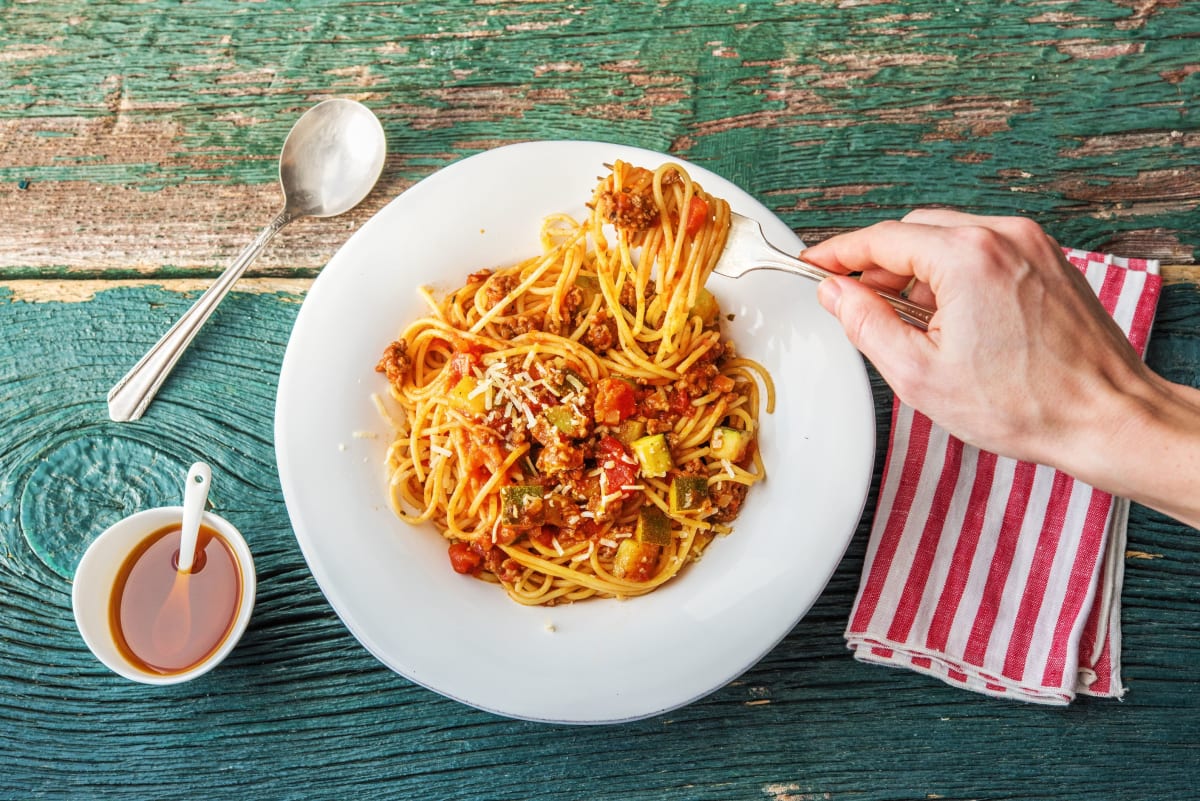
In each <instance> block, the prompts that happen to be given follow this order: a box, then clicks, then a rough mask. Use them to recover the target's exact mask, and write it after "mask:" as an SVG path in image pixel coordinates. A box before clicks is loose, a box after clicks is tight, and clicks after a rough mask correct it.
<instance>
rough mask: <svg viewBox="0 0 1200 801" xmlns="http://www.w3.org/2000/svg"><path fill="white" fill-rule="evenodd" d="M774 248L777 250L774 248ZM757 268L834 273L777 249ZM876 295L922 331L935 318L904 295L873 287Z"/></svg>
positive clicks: (818, 276)
mask: <svg viewBox="0 0 1200 801" xmlns="http://www.w3.org/2000/svg"><path fill="white" fill-rule="evenodd" d="M772 250H775V249H774V248H772ZM754 266H755V267H756V268H763V269H767V270H780V271H782V272H785V273H794V274H796V275H802V276H804V277H805V278H811V279H812V280H814V281H823V280H825V279H826V278H829V277H831V276H833V275H834V273H831V272H829V271H828V270H825V269H822V268H820V267H818V266H817V265H815V264H813V263H812V262H807V261H805V260H804V259H797V258H796V257H794V256H789V255H787V254H786V253H782V252H779V251H775V252H774V253H773V254H772V258H759V259H756V264H755V265H754ZM871 289H872V291H874V292H875V294H876V295H878V296H879V297H881V298H883V299H884V300H886V301H887V302H888V303H889V304H891V307H892V308H893V309H895V310H896V313H897V314H898V315H900V319H901V320H903V321H904V322H906V323H909V324H911V325H915V326H916V327H917V328H920V329H921V330H922V331H925V330H927V329H928V328H929V321H930V320H932V319H933V310H932V309H927V308H925V307H924V306H922V305H920V304H919V303H913V302H912V301H911V300H909V299H908V298H905V297H902V296H900V295H897V294H895V293H892V292H888V291H887V290H886V289H876V288H875V287H872V288H871Z"/></svg>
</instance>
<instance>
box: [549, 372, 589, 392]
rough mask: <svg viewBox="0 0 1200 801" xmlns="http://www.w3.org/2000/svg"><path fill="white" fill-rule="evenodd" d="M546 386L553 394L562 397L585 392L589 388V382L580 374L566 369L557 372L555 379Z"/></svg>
mask: <svg viewBox="0 0 1200 801" xmlns="http://www.w3.org/2000/svg"><path fill="white" fill-rule="evenodd" d="M546 385H547V386H548V387H550V391H551V392H553V393H554V394H555V395H558V396H559V397H562V396H563V395H566V394H568V393H571V392H581V391H583V389H584V388H586V387H587V382H586V381H584V380H583V376H581V375H580V374H579V373H577V372H575V371H574V370H572V369H570V368H569V367H566V368H563V369H561V370H557V371H555V372H554V375H553V378H552V379H551V380H549V381H548V382H547V384H546Z"/></svg>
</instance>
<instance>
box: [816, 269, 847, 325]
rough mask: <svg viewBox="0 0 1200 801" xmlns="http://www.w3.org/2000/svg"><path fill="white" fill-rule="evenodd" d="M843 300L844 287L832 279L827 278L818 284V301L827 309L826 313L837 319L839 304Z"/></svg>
mask: <svg viewBox="0 0 1200 801" xmlns="http://www.w3.org/2000/svg"><path fill="white" fill-rule="evenodd" d="M841 299H842V287H841V285H839V284H838V282H837V281H835V280H834V279H832V278H826V279H823V280H822V281H821V283H819V284H817V300H818V301H820V302H821V305H822V306H824V307H825V311H827V312H829V313H830V314H832V315H833V316H834V317H837V310H838V303H839V302H840V301H841Z"/></svg>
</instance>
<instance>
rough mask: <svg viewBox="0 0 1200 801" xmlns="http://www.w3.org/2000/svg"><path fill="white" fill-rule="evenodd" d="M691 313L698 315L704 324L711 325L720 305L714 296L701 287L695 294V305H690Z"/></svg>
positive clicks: (717, 314)
mask: <svg viewBox="0 0 1200 801" xmlns="http://www.w3.org/2000/svg"><path fill="white" fill-rule="evenodd" d="M691 314H692V316H694V317H697V316H698V317H699V318H700V319H701V320H703V321H704V324H705V325H712V324H713V323H715V322H716V321H717V317H718V316H719V315H720V314H721V307H720V305H718V304H717V298H716V296H714V295H713V293H711V292H709V291H708V290H707V289H705V288H704V287H701V288H700V292H699V294H697V295H696V305H694V306H692V311H691Z"/></svg>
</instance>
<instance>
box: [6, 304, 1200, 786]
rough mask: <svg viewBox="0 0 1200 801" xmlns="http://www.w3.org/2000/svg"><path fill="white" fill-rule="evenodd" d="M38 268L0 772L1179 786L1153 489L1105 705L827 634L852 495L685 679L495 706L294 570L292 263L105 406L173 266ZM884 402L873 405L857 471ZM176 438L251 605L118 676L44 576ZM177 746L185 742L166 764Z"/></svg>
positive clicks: (1162, 559) (1178, 564)
mask: <svg viewBox="0 0 1200 801" xmlns="http://www.w3.org/2000/svg"><path fill="white" fill-rule="evenodd" d="M37 283H41V284H42V287H43V288H49V287H50V286H52V285H53V284H54V283H55V282H12V283H11V284H9V285H6V286H5V287H0V330H3V331H6V332H19V333H20V336H16V337H6V338H5V339H4V341H3V343H0V348H2V349H3V358H2V359H0V365H2V366H0V375H2V377H3V380H0V408H3V409H4V412H5V415H6V419H7V420H8V424H7V425H6V426H4V427H2V428H0V454H2V455H0V554H2V555H3V558H2V559H0V575H2V576H3V587H4V591H3V592H0V619H3V620H5V621H6V622H5V624H4V625H5V628H4V631H5V637H4V641H3V642H4V646H3V647H4V654H5V658H4V659H3V660H0V695H2V696H3V697H5V698H7V699H9V702H8V703H6V704H2V705H0V730H3V731H5V732H6V733H7V735H6V736H7V739H6V742H7V746H6V748H7V752H6V767H5V776H6V782H10V783H11V784H10V786H13V787H20V788H22V789H24V790H26V791H28V792H29V793H30V794H34V795H36V794H47V795H55V794H57V793H60V792H66V793H67V794H72V793H73V792H74V791H80V792H90V791H91V790H95V789H98V788H105V790H106V795H109V796H110V797H147V796H155V797H160V796H175V795H180V794H183V793H186V792H189V790H190V789H192V788H195V787H196V786H207V785H209V784H210V783H219V784H220V785H221V786H223V787H233V786H237V787H243V786H244V787H246V788H247V789H246V792H247V794H248V795H249V796H250V797H256V796H261V797H289V796H294V797H300V796H304V797H312V796H313V795H323V794H325V793H345V792H350V793H352V794H354V796H355V797H361V798H368V799H371V798H384V797H422V798H429V797H464V796H466V797H471V796H474V797H487V798H513V799H517V798H526V797H529V796H530V795H534V796H536V797H537V798H545V799H561V800H562V801H567V800H568V799H573V798H577V797H578V796H579V793H580V786H579V784H578V783H577V782H576V781H575V780H569V781H567V780H562V779H560V778H559V773H558V772H554V773H552V774H551V775H547V772H546V767H545V766H546V765H569V766H570V767H569V771H570V773H571V775H572V776H579V777H586V783H587V785H588V787H589V788H590V787H598V788H601V789H600V790H598V791H597V792H596V793H594V795H595V796H596V797H599V798H612V799H616V798H630V799H652V798H660V797H662V796H663V795H665V794H671V795H682V796H686V797H689V798H711V799H719V798H720V799H723V798H758V797H766V798H775V799H782V800H784V801H786V800H787V799H792V798H797V797H800V798H802V797H804V796H806V795H808V796H813V795H815V797H824V795H825V794H829V795H831V796H836V795H839V794H851V793H853V794H854V795H855V797H861V798H868V799H888V798H898V797H900V798H925V797H945V798H997V799H998V798H1004V797H1009V798H1012V797H1021V798H1030V797H1047V796H1048V795H1050V794H1052V795H1053V796H1054V797H1056V798H1063V799H1079V800H1080V801H1082V800H1083V799H1094V798H1097V797H1104V798H1114V799H1136V798H1142V797H1144V793H1145V789H1146V776H1145V773H1144V772H1143V771H1128V770H1127V769H1126V768H1125V767H1124V765H1125V760H1134V761H1136V762H1138V763H1139V764H1143V765H1146V766H1148V767H1147V769H1148V770H1152V771H1153V784H1154V793H1155V794H1156V795H1159V794H1161V796H1162V797H1176V798H1183V797H1188V793H1190V792H1191V788H1192V787H1193V786H1194V782H1195V777H1196V764H1195V762H1194V760H1192V759H1191V757H1190V754H1191V753H1192V750H1191V749H1192V746H1193V745H1194V742H1195V740H1196V737H1197V735H1200V692H1196V691H1194V690H1193V689H1192V682H1190V680H1189V678H1188V677H1189V676H1191V675H1192V674H1193V673H1194V669H1195V663H1196V659H1197V653H1196V649H1195V648H1194V643H1193V640H1194V639H1195V638H1194V634H1195V629H1196V621H1197V620H1200V600H1198V599H1200V574H1197V572H1196V571H1195V570H1193V569H1192V568H1191V566H1192V565H1194V564H1195V563H1196V561H1197V560H1198V559H1200V539H1198V538H1197V537H1196V536H1195V534H1196V532H1195V531H1192V530H1189V529H1187V528H1186V527H1183V526H1180V525H1178V524H1175V523H1173V522H1171V521H1169V520H1166V519H1165V518H1162V517H1161V516H1160V515H1157V514H1155V513H1152V512H1149V511H1148V510H1146V509H1143V508H1141V507H1136V506H1135V507H1134V509H1133V514H1132V518H1131V522H1130V532H1131V539H1130V543H1129V548H1130V550H1131V551H1132V552H1133V555H1132V556H1131V558H1130V559H1129V560H1128V562H1127V574H1126V585H1125V593H1124V603H1125V615H1124V627H1125V628H1124V644H1125V654H1124V660H1125V672H1126V678H1127V682H1128V684H1129V686H1130V692H1129V694H1128V696H1127V697H1126V699H1125V700H1124V701H1123V702H1120V703H1118V702H1113V701H1096V700H1089V699H1082V700H1080V701H1079V702H1077V703H1076V704H1074V705H1073V706H1072V707H1070V708H1067V709H1061V710H1047V709H1045V708H1042V707H1035V706H1028V705H1022V704H1016V703H1006V702H1000V701H996V700H993V699H987V698H983V697H980V696H976V695H973V694H970V693H964V692H963V691H961V690H957V689H954V688H951V687H948V686H945V685H942V684H941V683H939V682H936V681H933V680H931V679H927V678H924V677H920V676H917V675H915V674H911V673H908V672H905V671H892V670H887V669H884V668H879V667H874V666H866V665H861V664H859V663H856V662H855V661H854V660H853V659H852V658H851V657H850V655H849V654H848V653H847V652H846V651H845V648H844V644H843V643H842V639H841V636H840V633H841V629H842V627H843V626H844V624H845V620H846V619H847V616H848V614H849V609H850V605H851V602H852V599H853V596H854V592H855V590H856V588H857V585H858V577H859V575H860V573H861V569H862V563H863V559H864V556H865V554H864V551H865V544H866V532H867V526H868V525H869V509H870V508H871V507H872V506H873V503H874V500H873V498H872V499H869V500H868V515H867V516H866V517H864V521H863V523H862V524H861V525H860V528H859V531H858V534H857V536H856V538H855V540H854V542H853V543H852V545H851V547H850V550H849V552H848V553H847V555H846V557H845V558H844V560H843V561H842V564H841V565H840V566H839V567H838V569H837V572H836V574H835V575H834V576H833V579H832V581H831V582H830V585H829V587H828V589H827V590H826V592H825V593H824V594H823V595H822V597H821V598H820V599H819V601H818V602H817V604H816V606H815V607H814V608H813V610H812V611H811V612H810V614H809V615H808V616H807V617H806V618H805V619H804V620H803V621H802V622H801V623H800V624H799V625H798V626H797V627H796V629H795V630H794V631H793V632H792V633H791V634H790V635H789V636H788V637H787V638H786V639H785V640H784V641H783V642H782V643H780V644H779V646H777V647H776V648H775V649H774V650H773V651H772V652H771V653H770V654H768V655H767V657H766V658H765V659H764V660H763V661H762V662H760V663H759V664H758V665H757V666H755V667H754V668H753V669H751V670H750V671H749V672H747V673H746V674H745V675H743V676H742V677H740V678H739V679H738V680H737V681H735V682H733V683H731V684H730V685H728V686H726V687H724V688H722V689H720V690H718V691H717V692H716V693H714V694H713V695H712V696H711V697H709V698H708V699H705V700H703V701H701V702H698V703H696V704H693V705H691V706H688V707H686V708H684V709H681V710H677V711H674V712H671V713H669V714H666V715H663V716H660V717H658V718H654V719H651V720H647V721H643V722H640V723H635V724H629V725H626V726H621V727H618V728H615V729H614V728H606V727H602V728H583V729H575V728H566V727H560V726H545V725H539V724H531V723H520V722H513V721H507V720H502V719H499V718H496V717H494V716H491V715H488V714H485V713H482V712H477V711H474V710H471V709H468V708H466V707H463V706H461V705H459V704H457V703H455V702H453V701H449V700H446V699H443V698H440V697H438V696H435V695H433V694H432V693H430V692H428V691H426V690H424V689H421V688H420V687H417V686H415V685H413V684H411V683H409V682H407V681H406V680H404V679H401V678H400V677H398V676H396V675H394V674H392V673H391V672H390V671H388V670H387V669H385V668H383V667H382V666H381V665H379V664H378V663H377V662H375V660H374V659H373V658H372V657H370V655H369V654H367V653H366V651H365V650H363V649H362V648H361V647H360V646H359V645H358V644H357V643H356V642H355V641H354V640H353V638H352V637H351V636H350V635H349V634H348V633H347V631H346V630H345V628H344V627H343V626H342V625H341V624H340V622H339V621H338V619H337V617H336V616H335V615H334V613H333V612H332V610H331V609H330V608H329V606H328V604H327V603H326V602H325V601H324V599H323V597H322V596H321V594H320V591H319V590H318V588H317V586H316V584H315V583H314V582H313V580H312V577H311V576H310V575H309V573H308V572H307V569H306V567H305V565H304V560H303V556H302V554H301V553H300V551H299V549H298V547H297V545H296V542H295V540H294V538H293V537H292V534H291V530H290V526H289V524H288V520H287V514H286V511H285V509H284V506H283V502H282V496H281V493H280V491H279V487H278V483H277V479H276V477H275V472H274V471H275V465H274V458H273V454H272V449H271V439H272V433H271V432H272V410H273V403H274V383H275V376H276V375H277V372H278V368H279V364H280V361H281V358H282V353H283V349H284V345H285V343H286V340H287V337H288V334H289V331H290V328H291V323H292V321H293V319H294V316H295V313H296V311H297V310H298V308H299V306H298V304H297V303H296V299H297V296H296V293H295V292H294V291H292V290H295V289H300V288H302V282H297V283H296V284H284V285H276V284H273V283H272V282H270V281H258V282H256V281H249V282H247V288H248V289H251V290H252V291H238V292H235V293H234V294H232V295H231V296H230V297H229V298H228V299H227V301H226V304H225V305H223V306H222V307H221V309H220V310H218V312H217V315H216V316H215V317H214V319H213V320H212V322H211V323H210V324H209V327H207V328H206V329H205V331H204V334H203V336H202V337H201V338H200V339H199V340H197V342H196V343H195V344H194V345H193V347H192V349H191V350H189V352H188V354H187V356H186V357H185V359H184V361H183V362H181V364H180V366H179V368H178V370H177V371H176V373H175V375H174V376H173V377H172V379H171V380H170V381H169V382H168V384H167V385H166V387H165V388H164V391H163V393H162V395H161V396H160V398H159V400H158V401H156V403H155V405H154V406H153V407H152V409H151V413H150V414H149V415H148V417H147V418H146V419H144V420H143V421H141V422H139V423H135V424H116V423H111V422H109V421H108V420H107V419H106V415H105V410H104V403H103V397H104V393H105V391H106V390H107V388H108V386H109V385H110V384H111V382H112V381H113V380H114V379H115V377H116V376H117V375H118V374H119V373H120V372H121V371H123V369H124V368H125V366H127V365H128V364H130V363H132V361H133V360H135V359H136V358H137V356H139V355H140V354H141V352H142V351H143V350H144V349H145V347H147V346H148V345H149V344H150V343H151V342H152V341H153V339H154V338H155V337H156V336H157V334H158V333H159V331H160V329H161V327H162V325H163V323H164V322H165V321H169V320H171V319H174V317H175V316H177V314H178V313H180V312H181V311H182V310H183V309H184V308H186V306H187V305H188V303H189V293H191V292H194V291H195V289H196V288H197V287H196V285H195V284H194V283H193V282H190V281H182V280H181V281H179V282H168V283H174V284H176V286H177V288H180V289H185V288H186V290H187V291H186V292H176V291H172V290H170V289H163V288H161V287H160V286H158V285H157V284H156V283H155V282H153V281H129V282H112V283H111V284H110V285H108V286H96V287H95V289H96V291H95V292H94V293H93V294H91V295H90V296H89V297H88V299H87V300H86V301H81V300H79V299H78V298H77V297H68V298H66V299H63V300H55V299H51V298H50V297H48V296H43V297H40V298H38V299H37V301H36V302H35V301H34V296H35V295H36V294H37V293H30V294H29V296H28V297H26V298H22V297H20V295H21V293H22V292H23V291H24V290H26V289H28V288H29V286H28V284H37ZM63 283H68V284H69V283H73V282H63ZM10 287H12V288H10ZM276 289H284V290H285V291H284V292H283V293H282V294H280V293H278V292H276V291H274V290H276ZM258 290H262V291H258ZM1198 322H1200V295H1198V294H1197V293H1196V292H1195V290H1194V288H1192V287H1190V286H1186V287H1185V286H1170V287H1168V288H1167V289H1166V291H1165V292H1164V296H1163V301H1162V305H1161V308H1160V322H1159V323H1158V324H1157V325H1156V329H1155V339H1154V340H1153V341H1152V343H1151V350H1150V354H1149V358H1150V362H1151V366H1152V367H1154V368H1155V369H1156V370H1160V371H1163V372H1164V373H1166V374H1168V375H1170V376H1172V377H1174V378H1176V379H1177V380H1178V379H1179V378H1181V376H1180V375H1179V373H1180V371H1182V370H1191V371H1193V372H1192V377H1193V378H1194V377H1195V376H1194V371H1195V370H1196V365H1197V364H1198V363H1200V358H1198V357H1200V337H1198V336H1197V334H1196V331H1200V325H1197V323H1198ZM64 331H65V332H70V336H68V337H64V336H63V333H62V332H64ZM46 343H54V345H53V347H47V346H46ZM872 382H873V384H872V389H873V392H874V394H875V397H876V403H877V406H878V408H880V409H886V408H887V404H888V403H889V393H888V391H887V388H886V387H885V386H884V385H883V384H882V382H881V381H879V379H878V377H877V376H875V375H872ZM886 426H887V415H886V414H880V415H879V429H878V431H877V439H878V442H879V458H877V466H876V478H875V485H876V486H877V485H878V469H879V467H878V465H879V459H880V458H881V457H882V452H883V447H884V445H885V443H886ZM200 456H203V457H204V458H206V459H208V460H209V461H210V462H211V463H212V464H213V467H214V474H215V479H214V488H213V498H212V499H213V503H214V508H215V510H216V511H218V512H219V513H221V514H223V515H226V516H227V517H229V518H230V519H233V520H235V521H236V523H237V525H239V526H240V527H241V528H242V530H243V531H244V532H245V533H246V535H247V537H248V539H249V541H250V543H251V547H252V549H253V550H254V553H255V556H256V560H257V563H258V568H259V575H260V597H259V603H258V608H257V611H256V613H255V617H254V619H253V620H252V622H251V626H250V630H249V632H248V633H247V636H246V638H245V639H244V641H243V643H242V644H241V645H240V646H239V647H238V649H237V650H236V651H235V652H234V654H233V656H232V657H231V659H230V660H229V661H228V662H227V663H226V664H224V665H223V666H222V667H221V668H219V669H218V670H217V671H215V672H214V673H212V674H209V676H208V677H206V678H204V679H200V680H198V681H196V682H192V683H189V684H187V685H183V686H181V687H177V688H173V689H161V688H160V689H150V688H140V687H135V686H132V685H129V684H127V683H125V682H123V681H122V680H120V679H118V678H116V677H115V676H113V675H111V674H109V673H108V672H107V671H106V670H105V669H103V668H102V667H101V666H99V665H98V664H97V663H96V662H95V661H94V660H93V659H92V658H91V656H90V655H89V654H88V653H87V651H86V649H85V648H84V646H83V644H82V642H81V641H80V640H79V638H78V634H77V633H76V632H75V630H74V628H73V625H72V622H71V612H70V601H69V591H70V586H69V582H68V580H67V577H68V576H69V575H70V573H71V570H72V566H73V564H74V561H75V560H76V559H78V556H79V554H80V551H81V548H82V546H83V544H84V543H86V541H87V540H88V539H90V537H91V536H94V534H95V533H97V532H98V531H99V530H101V529H102V528H103V527H104V526H106V525H107V524H108V523H110V522H112V521H113V520H115V519H116V518H118V517H120V516H122V515H124V514H127V513H130V512H132V511H134V510H136V509H138V508H143V507H145V506H150V505H158V504H165V503H173V502H174V501H175V499H176V497H177V495H178V491H179V490H178V487H177V486H176V485H175V483H174V482H172V481H171V480H170V478H169V477H170V476H172V475H175V474H178V475H182V474H183V473H184V472H185V471H186V467H187V465H188V464H189V463H190V461H192V460H193V459H195V458H197V457H200ZM64 523H66V524H67V526H66V527H65V528H64V527H63V524H64ZM1145 554H1150V555H1152V556H1153V557H1154V558H1144V556H1143V555H1145ZM481 669H482V668H481ZM181 710H185V711H181ZM1097 743H1105V744H1107V745H1108V746H1109V747H1106V748H1097V747H1096V744H1097ZM1114 749H1115V750H1116V752H1117V753H1118V754H1119V755H1120V759H1119V760H1115V758H1114V756H1113V750H1114ZM181 750H183V751H188V752H195V753H200V754H202V755H203V758H202V759H199V760H198V761H196V762H194V763H193V764H191V766H190V767H189V770H188V771H187V772H185V773H180V772H179V771H178V769H177V765H178V758H177V757H178V754H179V752H180V751H181ZM698 752H699V755H698ZM1117 763H1119V764H1117ZM250 788H253V789H250ZM981 790H983V792H980V791H981ZM591 794H592V793H591V791H590V790H589V795H591Z"/></svg>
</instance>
